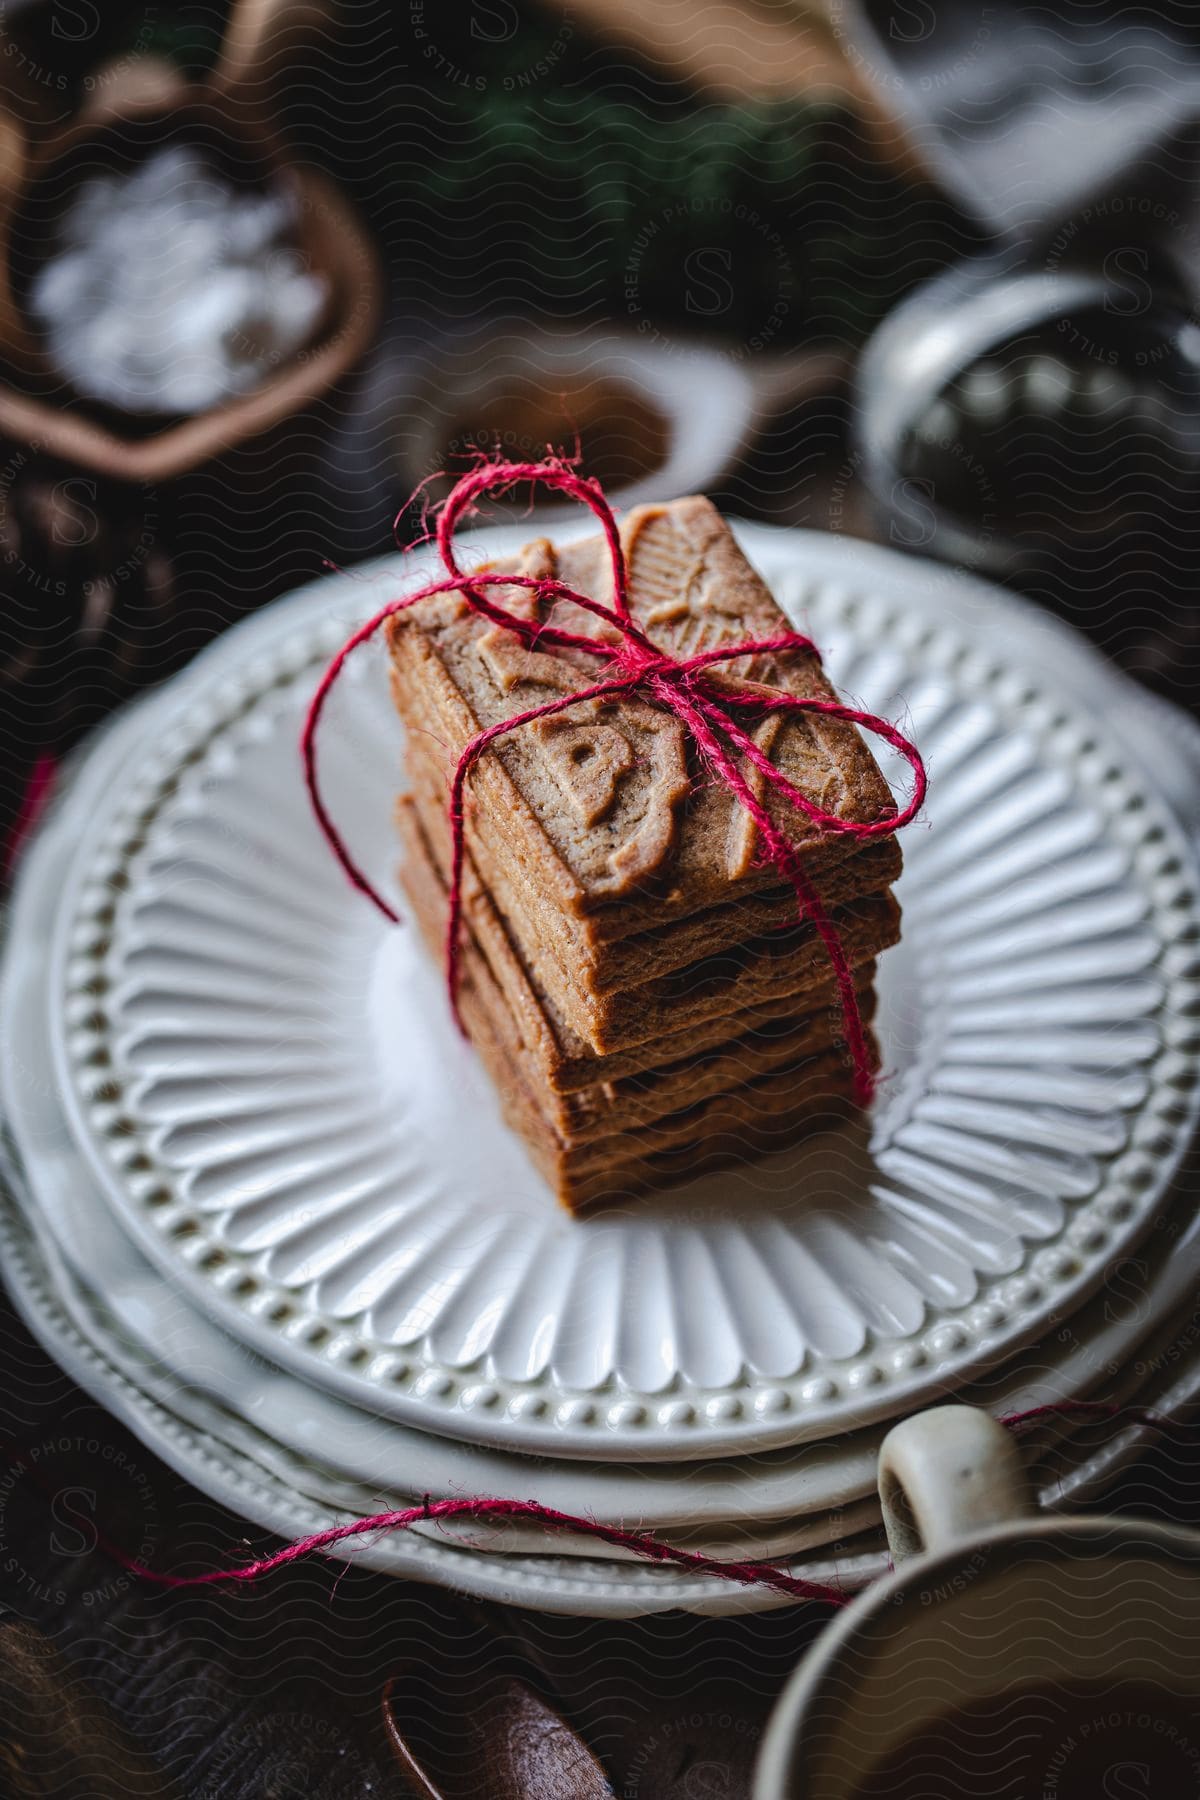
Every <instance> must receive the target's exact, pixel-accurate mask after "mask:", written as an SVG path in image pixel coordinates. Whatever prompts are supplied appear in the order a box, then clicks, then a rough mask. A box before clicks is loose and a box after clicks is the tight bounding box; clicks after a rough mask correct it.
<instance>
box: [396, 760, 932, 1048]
mask: <svg viewBox="0 0 1200 1800" xmlns="http://www.w3.org/2000/svg"><path fill="white" fill-rule="evenodd" d="M431 747H432V749H433V750H435V751H436V750H437V746H436V744H435V740H434V739H433V738H432V737H430V736H429V735H428V734H427V733H425V732H416V733H414V735H413V737H412V739H411V740H410V743H409V748H408V759H407V760H408V771H409V776H410V780H411V782H412V787H413V792H414V793H415V794H416V796H417V800H418V804H419V806H420V810H421V815H422V821H423V823H424V826H425V829H426V831H427V833H428V834H429V835H430V837H431V838H432V839H433V841H434V842H435V843H437V845H438V849H439V854H440V855H441V856H442V859H443V861H445V857H446V852H447V849H448V844H449V831H450V827H449V823H448V819H447V804H448V789H447V785H446V783H445V781H444V779H443V777H442V774H441V771H440V769H439V768H438V767H437V765H438V763H439V762H440V761H441V757H440V752H438V753H437V754H431ZM472 855H473V858H474V861H475V864H476V867H477V869H478V870H479V873H480V876H481V878H482V879H483V881H484V882H485V884H486V886H487V887H488V889H489V891H490V892H491V894H492V896H493V898H494V899H495V901H496V904H497V906H498V907H499V908H500V910H501V912H502V913H503V915H504V917H505V918H506V919H507V920H508V921H509V923H510V928H511V929H512V930H513V931H514V933H515V935H516V936H517V937H518V938H519V940H520V941H521V944H522V948H523V950H524V952H525V954H526V956H527V958H528V960H529V962H530V965H531V967H532V968H533V970H534V972H535V973H536V975H537V976H538V979H539V981H540V982H541V984H542V986H543V987H544V988H545V989H546V990H547V991H550V990H551V989H552V990H553V991H554V992H555V994H556V996H557V997H558V998H559V999H560V1001H561V1004H562V1006H563V1009H564V1011H565V1012H566V1014H567V1015H568V1017H570V1019H571V1021H572V1023H573V1024H574V1026H575V1028H576V1029H577V1030H578V1031H579V1032H580V1033H581V1034H582V1035H584V1036H586V1035H587V1034H588V1033H589V1031H590V1029H591V1024H592V1021H593V1019H594V1017H595V1016H596V1012H597V1006H598V1003H600V1002H601V1001H602V997H603V996H604V995H606V994H609V993H612V992H614V991H615V990H618V989H621V988H627V987H633V986H637V985H638V984H640V983H642V982H645V981H651V980H655V979H657V978H658V977H659V976H662V975H669V974H671V973H672V972H673V971H674V970H676V969H680V968H685V967H686V966H687V965H688V964H690V963H694V962H696V961H698V960H699V959H700V958H701V957H703V956H706V955H711V954H713V953H715V952H719V951H722V950H727V949H730V948H731V947H733V946H734V945H737V944H740V943H743V942H744V941H745V940H746V939H747V938H749V937H753V936H757V935H759V934H761V933H762V932H765V931H768V930H771V929H774V928H777V927H781V926H787V925H791V924H794V923H795V921H796V917H797V905H796V896H795V894H794V893H793V891H792V889H791V888H790V887H786V886H784V887H781V886H775V887H771V888H768V889H764V890H762V891H761V892H758V893H750V894H740V895H738V897H736V898H735V899H732V900H729V901H726V902H725V903H724V904H723V905H719V906H715V907H708V908H706V909H705V910H704V911H702V912H696V913H692V914H690V915H689V916H688V917H686V918H682V919H671V920H668V921H667V922H666V923H665V924H663V925H660V926H659V927H658V928H657V929H653V930H648V931H638V932H631V933H629V934H627V935H626V936H624V937H621V938H610V939H607V940H602V941H600V942H596V941H595V940H594V939H593V938H590V937H589V934H588V932H587V930H586V921H580V920H578V919H576V918H575V917H574V916H573V915H571V914H570V913H562V912H559V911H558V910H556V909H552V908H551V907H549V906H548V905H547V903H546V900H545V897H544V895H543V894H542V893H541V892H540V891H539V890H538V888H537V886H536V882H535V876H536V871H534V870H531V869H529V868H528V867H527V865H526V864H525V863H524V862H523V861H522V859H521V842H520V836H519V833H510V832H509V830H508V829H507V819H506V817H501V818H499V819H497V820H496V822H495V829H494V831H492V832H490V833H489V834H488V838H487V841H486V842H485V841H483V839H482V838H481V837H480V836H479V835H476V837H475V838H474V840H473V844H472ZM900 860H901V859H900V848H899V845H898V844H897V843H896V840H895V839H894V838H890V837H889V838H882V839H878V840H876V841H875V842H874V843H872V844H869V845H867V846H866V847H865V848H864V849H862V850H861V851H860V852H859V853H858V854H857V855H855V856H849V857H846V858H845V859H844V860H843V861H841V862H839V863H835V864H833V865H832V866H831V867H828V868H824V869H822V871H821V874H820V876H819V878H818V880H817V884H816V885H817V889H818V892H819V893H820V895H821V898H822V900H823V902H824V904H825V906H826V908H827V909H834V908H836V907H839V906H845V905H847V904H849V902H850V901H852V900H858V899H862V898H864V897H865V896H867V895H869V894H876V893H880V892H882V890H883V889H885V888H887V887H889V886H890V885H891V883H892V882H893V881H894V880H895V879H896V877H897V875H898V874H899V872H900Z"/></svg>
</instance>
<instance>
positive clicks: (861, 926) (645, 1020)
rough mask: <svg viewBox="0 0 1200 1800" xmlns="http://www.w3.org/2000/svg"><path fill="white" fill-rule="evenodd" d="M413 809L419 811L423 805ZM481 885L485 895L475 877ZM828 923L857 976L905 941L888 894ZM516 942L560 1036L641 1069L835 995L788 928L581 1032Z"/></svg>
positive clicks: (648, 988) (804, 932) (444, 862)
mask: <svg viewBox="0 0 1200 1800" xmlns="http://www.w3.org/2000/svg"><path fill="white" fill-rule="evenodd" d="M413 803H414V804H416V805H417V807H418V811H419V810H420V809H419V802H415V800H414V802H413ZM424 835H425V838H426V842H427V843H428V844H429V847H430V849H431V850H432V851H433V854H434V856H435V858H437V859H438V860H439V863H440V869H441V874H442V877H443V879H445V878H446V876H447V874H448V859H447V851H446V844H445V839H444V836H443V838H442V840H441V842H439V841H438V838H437V837H436V836H434V835H433V833H432V832H431V831H429V830H427V831H426V832H425V833H424ZM475 885H477V886H479V887H481V888H482V887H483V886H484V884H483V883H482V882H480V881H479V879H478V872H477V871H476V872H475ZM488 900H489V904H490V905H492V906H493V907H494V908H495V909H496V911H497V915H498V917H502V918H504V924H505V926H506V927H508V926H509V925H510V921H509V920H508V918H507V917H505V916H504V915H502V914H500V913H499V909H498V907H495V896H494V895H491V894H490V893H489V895H488ZM832 916H833V919H834V923H835V924H836V926H837V928H838V931H839V933H840V935H841V938H842V942H843V945H844V947H845V950H846V954H847V956H848V957H849V960H850V964H851V966H852V967H855V968H857V967H859V966H861V965H862V964H864V963H867V962H870V961H873V960H874V959H875V958H876V957H877V956H878V955H879V954H880V952H881V951H883V950H886V949H887V948H889V946H890V945H892V944H894V943H895V942H896V941H897V940H898V938H899V934H900V909H899V907H898V906H897V904H896V901H895V900H894V899H893V897H892V896H891V894H890V893H884V894H876V895H872V896H869V897H867V898H864V899H862V900H859V901H856V902H854V903H852V904H851V905H849V906H845V907H841V908H839V909H838V910H837V911H836V912H835V913H834V914H833V915H832ZM512 936H513V939H514V942H515V943H516V945H517V948H518V949H519V951H520V955H521V960H522V963H523V965H524V966H525V968H527V969H528V970H529V971H530V973H531V975H532V977H533V985H534V986H535V987H536V992H537V994H538V996H539V999H540V1000H541V1001H542V1002H543V1003H544V1004H545V1005H546V1006H547V1007H548V1008H550V1007H552V1008H553V1011H554V1016H555V1018H556V1020H557V1021H559V1022H560V1024H561V1026H564V1027H566V1028H568V1029H569V1030H570V1031H571V1033H572V1036H573V1037H575V1038H576V1040H577V1041H579V1042H580V1043H581V1045H582V1046H583V1047H585V1048H586V1049H590V1050H591V1051H593V1052H594V1053H595V1054H597V1055H602V1056H609V1055H613V1054H615V1053H616V1052H618V1051H633V1050H635V1049H636V1048H637V1046H639V1045H642V1044H644V1045H646V1046H647V1047H648V1048H647V1051H646V1055H647V1058H648V1061H647V1064H646V1065H644V1066H653V1064H654V1062H657V1061H661V1060H663V1059H662V1057H661V1055H657V1054H656V1053H655V1050H654V1046H656V1045H657V1044H659V1043H660V1042H661V1041H662V1039H663V1038H665V1037H667V1036H670V1035H673V1034H678V1035H680V1036H682V1035H683V1034H685V1033H688V1032H694V1031H696V1030H701V1029H703V1028H704V1027H705V1026H706V1025H707V1024H708V1023H709V1022H710V1021H712V1022H720V1021H728V1020H729V1019H731V1018H732V1017H734V1016H736V1015H737V1014H739V1013H743V1012H747V1011H749V1010H750V1009H752V1008H758V1007H762V1006H768V1007H773V1009H774V1010H775V1011H776V1012H777V1013H787V1012H789V1011H790V1012H791V1013H792V1014H793V1015H798V1014H801V1013H805V1012H811V1011H813V1010H815V1008H816V1007H817V1006H819V1005H820V1004H822V1002H823V1001H825V1000H826V999H829V998H832V997H833V995H834V994H835V992H836V986H835V983H834V979H833V972H832V970H831V968H830V966H829V958H828V955H827V953H826V951H825V948H824V946H823V945H822V943H821V941H820V939H819V938H818V937H817V935H816V932H815V931H814V930H813V929H812V927H811V926H807V925H805V926H799V927H791V928H789V929H787V930H777V931H770V932H765V933H762V934H760V935H759V936H756V937H754V938H751V939H749V940H748V941H747V942H746V943H745V944H739V945H736V946H734V947H732V948H731V949H728V950H725V951H722V952H720V953H719V954H717V955H714V956H709V957H702V958H700V959H698V960H697V961H696V962H694V963H689V964H688V965H687V966H686V967H685V968H682V969H676V970H674V971H673V972H672V973H670V974H669V975H665V976H661V977H659V978H657V979H655V980H653V981H647V982H642V983H639V984H638V985H637V986H636V987H630V988H625V989H622V990H621V991H620V992H619V993H613V994H606V995H604V996H602V997H601V998H600V999H599V1000H598V1001H596V1002H595V1005H594V1007H593V1008H592V1009H591V1010H589V1012H588V1014H587V1018H586V1029H585V1030H582V1031H581V1030H579V1028H578V1026H577V1024H576V1018H577V1015H578V1010H579V1009H578V1007H577V1006H575V1005H571V1004H568V1003H567V1002H566V1001H565V999H564V996H563V993H562V991H561V984H560V983H559V982H557V981H555V982H552V983H549V984H545V983H543V982H542V981H541V979H540V978H539V976H538V966H537V965H538V957H537V953H536V946H535V948H534V952H533V953H532V954H531V953H530V949H529V943H528V939H526V941H524V942H521V941H520V940H518V939H517V936H516V933H515V932H513V933H512ZM726 1035H728V1031H727V1033H726Z"/></svg>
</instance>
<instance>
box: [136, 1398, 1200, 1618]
mask: <svg viewBox="0 0 1200 1800" xmlns="http://www.w3.org/2000/svg"><path fill="white" fill-rule="evenodd" d="M1054 1418H1059V1419H1080V1420H1088V1419H1091V1420H1094V1421H1096V1422H1098V1423H1105V1424H1110V1425H1113V1426H1115V1427H1116V1428H1118V1429H1123V1428H1124V1427H1126V1426H1132V1425H1137V1426H1141V1427H1143V1428H1147V1429H1150V1430H1155V1431H1166V1430H1168V1429H1170V1428H1172V1427H1173V1426H1175V1425H1176V1424H1177V1423H1178V1421H1175V1420H1173V1419H1170V1418H1164V1417H1163V1416H1161V1415H1160V1414H1157V1413H1154V1412H1151V1411H1149V1410H1147V1409H1146V1408H1144V1407H1139V1406H1118V1405H1113V1404H1111V1403H1109V1402H1108V1401H1103V1400H1060V1401H1052V1402H1050V1403H1048V1404H1046V1405H1043V1406H1033V1407H1030V1408H1029V1410H1028V1411H1027V1412H1021V1413H1010V1414H1008V1415H1006V1416H1005V1417H1003V1418H1002V1419H1001V1420H1000V1423H1001V1424H1002V1425H1005V1426H1007V1427H1008V1429H1009V1430H1010V1431H1012V1432H1014V1433H1016V1434H1018V1435H1020V1433H1021V1432H1022V1431H1023V1430H1025V1429H1026V1428H1027V1427H1029V1426H1031V1425H1037V1424H1040V1423H1042V1422H1043V1421H1045V1420H1047V1419H1054ZM440 1519H474V1520H489V1519H495V1520H504V1519H529V1520H533V1521H534V1522H535V1523H536V1524H538V1525H541V1526H542V1527H543V1528H544V1529H545V1530H546V1531H548V1532H550V1533H558V1532H570V1533H573V1534H574V1535H576V1536H582V1537H589V1538H594V1539H595V1540H596V1541H597V1542H599V1543H604V1544H609V1545H611V1546H613V1547H614V1548H617V1549H621V1550H626V1551H629V1552H630V1553H631V1554H632V1555H634V1556H637V1557H640V1558H641V1559H642V1560H643V1561H645V1562H651V1563H659V1564H664V1565H670V1566H671V1567H672V1568H676V1569H683V1570H686V1571H688V1572H690V1573H691V1574H694V1575H707V1576H716V1577H718V1578H719V1579H720V1580H722V1581H732V1582H735V1583H737V1584H738V1585H740V1586H742V1587H766V1588H770V1589H772V1590H773V1592H775V1593H777V1594H782V1595H784V1596H785V1598H787V1599H789V1600H819V1601H821V1602H822V1603H823V1604H824V1605H826V1606H847V1605H849V1603H850V1601H851V1599H852V1598H853V1596H852V1595H851V1594H848V1593H846V1592H845V1591H844V1590H843V1589H842V1588H839V1587H833V1586H830V1585H829V1584H828V1583H826V1582H821V1581H805V1580H803V1579H802V1578H801V1577H799V1576H796V1575H792V1574H789V1572H788V1570H787V1569H786V1568H781V1567H779V1566H778V1565H777V1564H775V1563H766V1562H736V1561H726V1560H725V1559H724V1558H721V1557H716V1556H705V1555H704V1554H703V1553H702V1552H700V1551H698V1550H681V1549H678V1548H677V1547H676V1546H675V1545H673V1544H666V1543H663V1542H662V1540H661V1539H660V1538H657V1537H652V1536H651V1535H650V1534H649V1533H648V1532H643V1531H626V1530H625V1529H624V1528H623V1527H621V1526H619V1525H602V1524H601V1523H600V1522H599V1521H598V1520H596V1519H583V1518H575V1517H573V1516H572V1514H570V1513H564V1512H558V1511H556V1510H555V1508H553V1507H550V1506H542V1505H541V1504H540V1503H539V1502H538V1501H536V1500H499V1499H487V1498H483V1497H475V1498H470V1499H449V1500H431V1499H430V1497H429V1495H428V1494H426V1495H425V1497H424V1499H423V1500H422V1502H421V1504H420V1505H419V1506H407V1507H404V1508H402V1509H401V1510H399V1511H395V1512H382V1513H374V1514H372V1515H371V1516H370V1517H369V1518H365V1519H355V1520H353V1521H351V1523H349V1524H347V1525H332V1526H330V1527H329V1529H328V1530H326V1531H317V1532H313V1533H312V1534H311V1536H309V1537H302V1538H297V1539H296V1540H295V1542H294V1543H290V1544H285V1545H284V1546H283V1547H282V1548H281V1549H279V1550H275V1551H273V1552H272V1553H271V1555H269V1556H262V1557H257V1558H255V1560H254V1561H253V1562H248V1563H242V1564H241V1565H240V1566H238V1567H236V1568H231V1569H210V1570H207V1571H206V1572H205V1573H204V1574H201V1575H171V1574H168V1573H166V1572H163V1571H160V1570H157V1569H150V1568H147V1567H146V1566H145V1564H144V1563H139V1562H137V1561H135V1560H134V1559H133V1558H131V1557H127V1556H125V1555H123V1554H122V1553H120V1552H118V1551H115V1550H113V1549H112V1547H111V1546H109V1545H106V1546H105V1547H106V1548H107V1549H108V1550H109V1553H110V1554H111V1555H113V1556H114V1557H115V1558H116V1560H117V1561H118V1562H119V1563H120V1564H121V1566H122V1567H123V1568H124V1569H126V1570H127V1571H128V1572H129V1573H130V1574H131V1575H137V1576H138V1577H140V1579H142V1580H143V1581H147V1582H152V1583H154V1584H155V1585H156V1586H158V1587H164V1588H192V1587H211V1586H213V1585H215V1584H217V1583H227V1582H232V1583H239V1582H254V1581H259V1580H261V1578H262V1577H263V1576H264V1575H270V1574H271V1573H272V1572H273V1571H274V1570H275V1569H282V1568H285V1567H286V1566H287V1565H288V1564H289V1563H294V1562H299V1561H300V1559H301V1558H302V1557H305V1556H311V1555H313V1554H314V1553H316V1552H319V1551H323V1550H332V1549H334V1548H335V1547H336V1546H337V1545H338V1544H344V1543H348V1542H350V1541H351V1540H352V1539H354V1538H360V1537H368V1536H373V1535H374V1534H376V1533H384V1532H392V1531H408V1530H410V1529H411V1527H412V1526H414V1525H417V1524H423V1523H426V1522H433V1521H436V1520H440Z"/></svg>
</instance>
